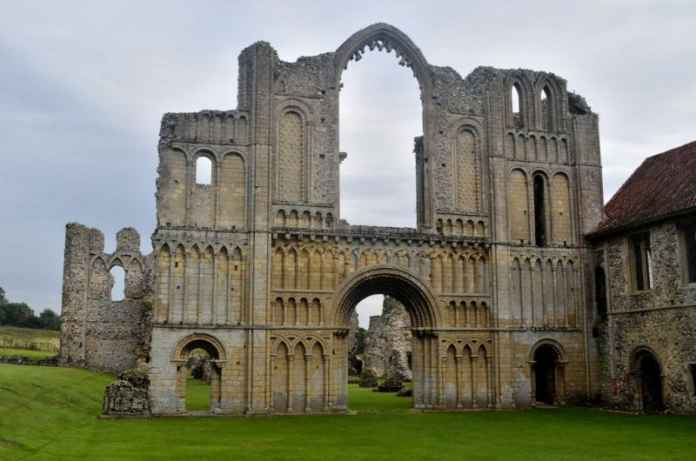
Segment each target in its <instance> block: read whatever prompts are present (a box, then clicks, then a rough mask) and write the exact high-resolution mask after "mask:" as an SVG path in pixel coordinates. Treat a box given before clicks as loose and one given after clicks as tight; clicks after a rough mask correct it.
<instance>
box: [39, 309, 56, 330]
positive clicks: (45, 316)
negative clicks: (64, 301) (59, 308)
mask: <svg viewBox="0 0 696 461" xmlns="http://www.w3.org/2000/svg"><path fill="white" fill-rule="evenodd" d="M39 325H40V326H41V328H44V329H46V330H60V316H59V315H58V314H56V313H55V312H53V311H52V310H51V309H44V310H43V312H41V315H39Z"/></svg>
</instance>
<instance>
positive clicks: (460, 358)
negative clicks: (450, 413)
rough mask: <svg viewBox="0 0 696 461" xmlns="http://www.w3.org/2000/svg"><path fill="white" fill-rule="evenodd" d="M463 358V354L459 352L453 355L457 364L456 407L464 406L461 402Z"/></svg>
mask: <svg viewBox="0 0 696 461" xmlns="http://www.w3.org/2000/svg"><path fill="white" fill-rule="evenodd" d="M463 360H464V356H463V355H461V354H457V355H455V357H454V362H455V363H456V366H457V408H462V407H463V406H464V405H463V404H462V394H463V392H464V377H463V376H462V375H463V374H464V370H463V369H462V368H463V366H462V362H463Z"/></svg>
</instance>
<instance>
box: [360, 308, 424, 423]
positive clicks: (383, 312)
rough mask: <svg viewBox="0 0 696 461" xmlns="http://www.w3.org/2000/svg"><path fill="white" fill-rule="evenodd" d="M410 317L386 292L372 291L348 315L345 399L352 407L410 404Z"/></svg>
mask: <svg viewBox="0 0 696 461" xmlns="http://www.w3.org/2000/svg"><path fill="white" fill-rule="evenodd" d="M412 342H413V337H412V333H411V319H410V318H409V315H408V312H407V311H406V308H405V307H404V305H403V304H402V303H401V302H399V301H398V300H397V299H396V298H395V297H393V296H389V295H386V296H385V295H383V294H378V295H371V296H368V297H366V298H365V299H363V300H362V301H360V302H359V303H358V304H357V306H356V307H355V309H354V311H353V313H352V315H351V330H350V333H349V336H348V347H349V352H348V368H349V369H348V399H349V407H350V409H351V410H357V411H389V410H397V409H402V410H405V409H408V408H411V407H412V405H413V402H412V400H413V370H412V360H411V357H412V347H413V346H412Z"/></svg>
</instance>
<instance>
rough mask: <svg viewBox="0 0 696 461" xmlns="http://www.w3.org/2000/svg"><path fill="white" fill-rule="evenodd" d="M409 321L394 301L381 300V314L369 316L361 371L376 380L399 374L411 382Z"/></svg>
mask: <svg viewBox="0 0 696 461" xmlns="http://www.w3.org/2000/svg"><path fill="white" fill-rule="evenodd" d="M412 339H413V338H412V335H411V320H410V319H409V318H408V312H406V308H405V307H404V306H403V305H402V304H401V303H400V302H399V301H397V300H396V299H395V298H392V297H390V296H385V297H384V302H383V304H382V314H381V315H373V316H371V317H370V325H369V328H368V330H367V334H366V336H365V351H364V352H363V355H362V366H363V368H370V369H372V370H373V371H374V372H375V374H376V375H377V376H379V377H385V376H387V375H395V374H396V375H399V376H401V377H402V379H405V380H411V379H413V375H412V373H411V342H412Z"/></svg>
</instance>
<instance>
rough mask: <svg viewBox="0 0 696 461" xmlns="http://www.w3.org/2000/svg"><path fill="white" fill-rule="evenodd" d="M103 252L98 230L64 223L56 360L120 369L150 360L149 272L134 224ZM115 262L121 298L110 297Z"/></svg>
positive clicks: (150, 274)
mask: <svg viewBox="0 0 696 461" xmlns="http://www.w3.org/2000/svg"><path fill="white" fill-rule="evenodd" d="M116 240H117V246H116V251H115V252H114V253H112V254H107V253H104V236H103V234H102V233H101V232H100V231H99V230H97V229H91V228H88V227H85V226H83V225H81V224H68V225H67V227H66V237H65V241H66V244H65V268H64V274H63V309H62V314H61V316H62V325H61V351H60V360H61V363H62V364H64V365H73V366H82V367H87V368H94V369H98V370H104V371H110V372H116V373H118V372H120V371H123V370H126V369H128V368H133V367H135V366H137V365H144V364H145V363H146V362H147V361H148V360H149V348H150V328H151V327H150V323H151V317H152V285H153V271H152V269H153V268H152V259H151V257H150V256H143V255H142V254H141V253H140V236H139V235H138V233H137V232H136V231H135V229H132V228H125V229H122V230H120V231H119V232H118V234H117V237H116ZM115 266H119V267H121V268H123V270H124V272H125V281H124V282H125V283H124V285H125V293H124V299H123V300H120V301H118V300H112V299H111V289H112V287H113V286H114V278H113V275H112V274H111V272H110V271H111V269H112V268H113V267H115Z"/></svg>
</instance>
